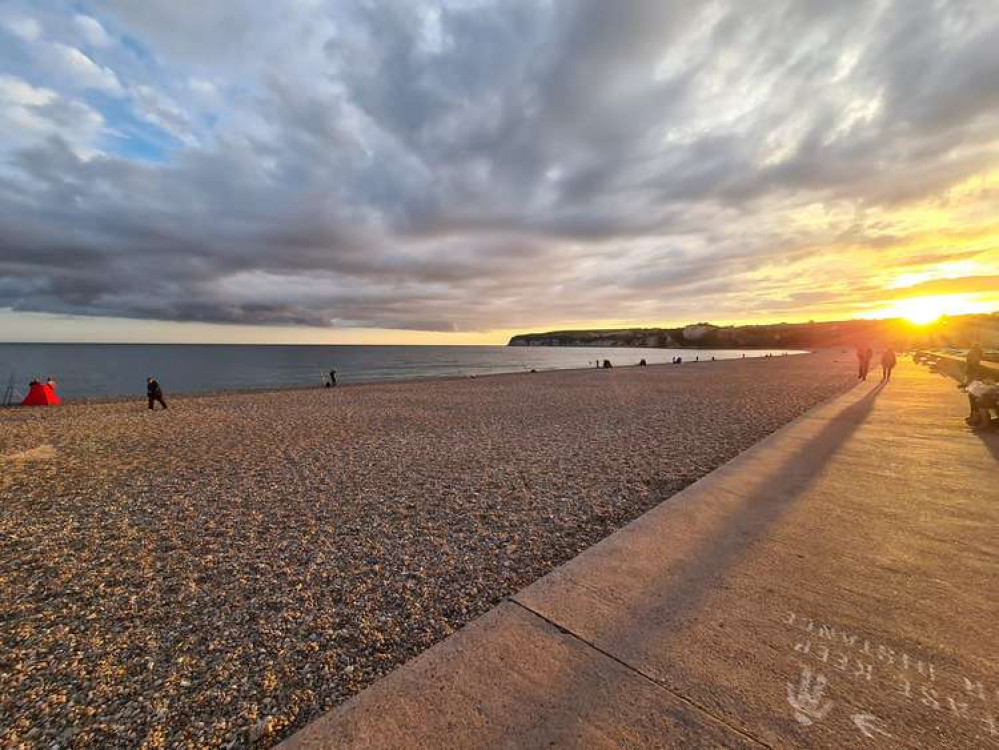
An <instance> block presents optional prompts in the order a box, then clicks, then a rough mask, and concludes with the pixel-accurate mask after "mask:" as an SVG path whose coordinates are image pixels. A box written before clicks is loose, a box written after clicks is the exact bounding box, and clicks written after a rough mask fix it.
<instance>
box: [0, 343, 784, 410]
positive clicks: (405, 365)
mask: <svg viewBox="0 0 999 750" xmlns="http://www.w3.org/2000/svg"><path fill="white" fill-rule="evenodd" d="M794 353H797V352H793V351H789V350H788V351H785V350H777V349H775V350H759V349H753V350H731V349H730V350H715V351H712V350H706V349H696V350H695V349H644V348H643V349H637V348H627V347H540V346H539V347H520V346H322V345H313V346H300V345H263V346H262V345H241V344H234V345H228V344H21V343H18V344H2V343H0V399H2V396H3V394H4V393H5V392H7V391H8V389H11V391H12V397H13V399H14V400H15V401H19V400H20V398H19V397H23V394H24V393H25V392H26V391H27V388H28V383H29V382H30V381H31V380H32V379H38V380H45V379H46V378H48V377H52V378H54V379H55V381H56V383H57V391H58V393H59V395H60V396H62V397H63V398H70V399H76V398H95V397H109V396H139V395H144V394H145V389H146V378H148V377H150V376H155V377H156V378H157V380H159V382H160V384H161V385H162V387H163V390H164V391H165V392H166V393H205V392H211V391H223V390H252V389H263V388H308V387H317V388H318V387H322V385H323V381H324V379H325V378H326V377H327V376H328V373H329V371H330V370H336V378H337V383H338V384H350V383H373V382H384V381H392V380H414V379H421V378H441V377H463V376H464V377H467V376H471V375H492V374H497V373H509V372H527V371H530V370H532V369H533V370H539V371H541V370H566V369H577V368H587V367H595V366H596V364H597V363H598V362H602V361H603V360H605V359H607V360H610V361H611V363H612V364H613V365H614V366H626V365H636V364H638V362H639V360H641V359H643V358H644V359H645V360H646V361H647V362H648V363H649V364H650V365H651V364H658V363H666V362H672V360H673V358H674V357H678V356H679V357H683V360H684V362H694V361H695V359H696V360H699V361H702V362H703V361H708V360H711V358H712V357H714V358H716V359H738V358H741V357H744V356H745V357H762V356H766V355H767V354H772V355H774V356H781V355H783V354H794Z"/></svg>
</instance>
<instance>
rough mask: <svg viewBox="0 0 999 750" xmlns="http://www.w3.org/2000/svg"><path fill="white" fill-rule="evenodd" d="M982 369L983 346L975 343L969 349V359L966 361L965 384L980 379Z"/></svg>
mask: <svg viewBox="0 0 999 750" xmlns="http://www.w3.org/2000/svg"><path fill="white" fill-rule="evenodd" d="M981 367H982V345H981V344H979V343H978V342H975V343H974V344H972V345H971V348H970V349H968V356H967V359H965V361H964V370H965V375H964V382H965V384H968V383H970V382H971V381H973V380H977V379H978V375H979V372H978V371H979V370H980V369H981Z"/></svg>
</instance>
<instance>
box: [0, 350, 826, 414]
mask: <svg viewBox="0 0 999 750" xmlns="http://www.w3.org/2000/svg"><path fill="white" fill-rule="evenodd" d="M81 346H85V345H84V344H81ZM120 346H129V344H121V345H120ZM157 346H159V345H158V344H157ZM179 346H186V344H183V345H179ZM204 346H214V344H204ZM254 346H255V345H254ZM275 346H292V345H285V344H276V345H275ZM293 346H299V345H298V344H295V345H293ZM315 346H320V345H318V344H317V345H315ZM514 348H517V347H514ZM551 348H560V349H586V348H597V349H600V348H602V347H551ZM622 348H623V347H622ZM648 348H649V349H652V350H653V351H654V350H655V349H654V348H653V347H648ZM690 348H691V349H693V347H690ZM834 350H836V351H838V348H835V347H834V348H829V349H818V348H817V349H809V350H789V351H788V352H787V354H786V356H787V357H798V356H804V355H814V354H817V353H819V352H822V351H829V352H832V351H834ZM702 351H719V350H717V349H703V350H702ZM738 351H741V350H738ZM760 351H773V350H770V349H760ZM762 359H768V358H767V357H745V358H743V357H730V358H724V359H719V360H714V361H712V360H704V361H703V362H695V361H690V362H688V361H684V362H683V364H684V365H703V364H716V365H717V364H721V363H724V362H742V361H745V360H762ZM769 359H780V357H777V356H774V357H770V358H769ZM639 366H640V365H638V364H627V365H614V367H613V368H611V369H613V370H624V369H629V368H632V367H639ZM677 366H678V365H674V364H672V363H670V362H655V363H650V364H648V365H646V366H645V367H647V368H653V367H677ZM598 369H602V368H597V367H551V368H548V369H537V370H536V371H535V372H531V371H530V370H510V371H509V372H490V373H485V374H482V375H477V374H472V375H424V376H418V375H417V376H412V377H404V378H383V379H381V380H362V381H354V382H341V383H338V384H337V385H336V387H335V388H333V389H328V388H324V387H322V386H316V385H309V386H306V385H301V386H294V385H288V386H260V387H259V388H222V389H215V390H211V391H177V392H175V393H170V394H168V395H169V397H170V398H175V399H184V400H188V399H195V398H212V397H217V396H244V395H253V394H258V393H259V394H264V393H285V392H288V393H300V392H310V391H326V390H341V389H344V388H358V387H361V386H382V385H410V384H415V383H428V382H442V381H445V382H446V381H455V382H462V381H465V380H484V379H487V378H500V377H508V376H513V375H542V374H547V373H553V372H589V371H590V370H598ZM57 388H58V384H57ZM57 392H58V391H57ZM165 395H167V394H165ZM134 401H141V402H143V403H145V401H146V396H145V394H135V395H131V396H130V395H112V396H76V397H73V396H70V397H66V398H63V399H62V403H61V404H60V406H90V405H94V404H121V403H132V402H134ZM19 408H21V405H20V404H10V405H9V406H0V414H3V413H4V412H5V411H7V410H17V409H19ZM24 408H35V407H24ZM39 408H40V407H39Z"/></svg>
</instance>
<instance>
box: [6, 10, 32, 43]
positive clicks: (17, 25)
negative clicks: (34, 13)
mask: <svg viewBox="0 0 999 750" xmlns="http://www.w3.org/2000/svg"><path fill="white" fill-rule="evenodd" d="M3 25H4V26H5V27H6V29H7V31H9V32H10V33H11V34H13V35H14V36H16V37H17V38H18V39H20V40H21V41H23V42H35V41H37V40H38V39H39V38H41V36H42V25H41V24H40V23H38V21H37V20H35V19H34V18H30V17H25V16H21V17H14V18H9V19H7V20H6V21H4V24H3Z"/></svg>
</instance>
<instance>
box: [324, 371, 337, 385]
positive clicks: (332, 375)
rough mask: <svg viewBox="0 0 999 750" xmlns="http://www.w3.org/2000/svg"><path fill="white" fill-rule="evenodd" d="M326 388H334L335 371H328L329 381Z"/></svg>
mask: <svg viewBox="0 0 999 750" xmlns="http://www.w3.org/2000/svg"><path fill="white" fill-rule="evenodd" d="M326 387H327V388H336V370H330V381H329V382H328V383H327V384H326Z"/></svg>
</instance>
